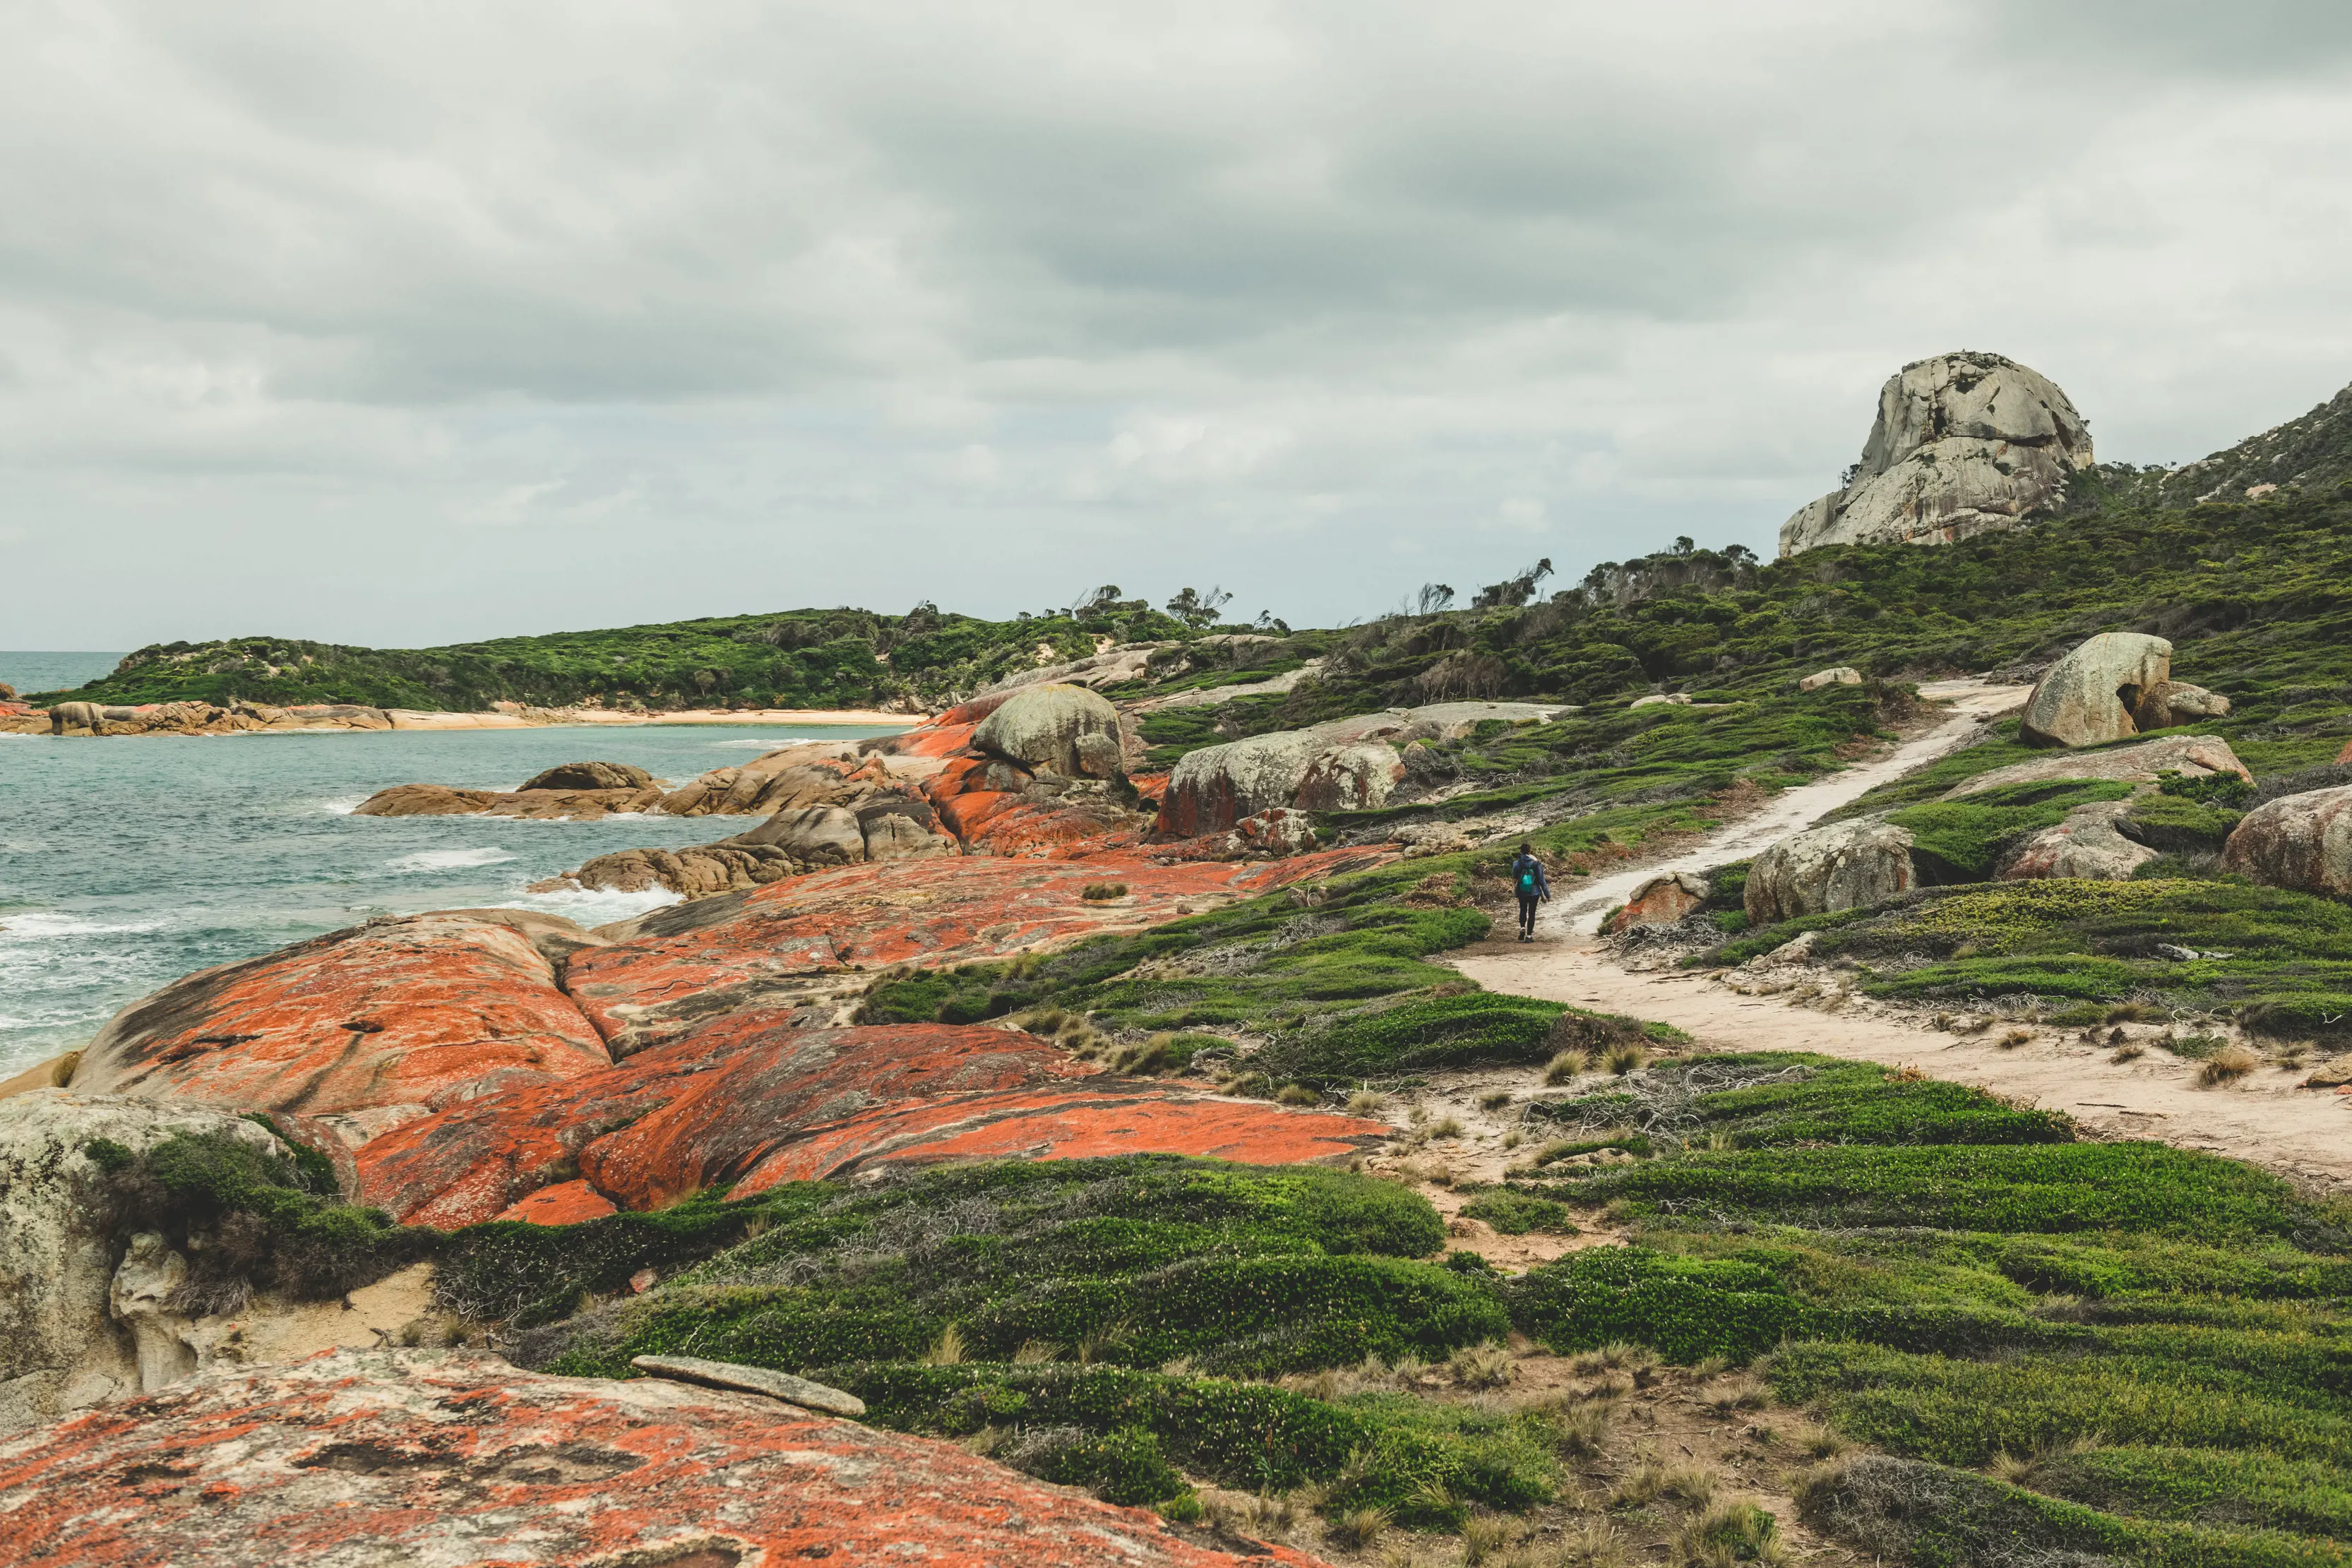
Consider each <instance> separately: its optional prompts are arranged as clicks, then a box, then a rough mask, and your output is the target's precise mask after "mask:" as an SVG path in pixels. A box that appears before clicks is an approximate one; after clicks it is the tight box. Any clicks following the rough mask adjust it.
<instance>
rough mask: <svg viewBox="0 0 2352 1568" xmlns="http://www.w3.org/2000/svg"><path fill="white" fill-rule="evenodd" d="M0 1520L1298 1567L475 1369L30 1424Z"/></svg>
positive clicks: (649, 1381)
mask: <svg viewBox="0 0 2352 1568" xmlns="http://www.w3.org/2000/svg"><path fill="white" fill-rule="evenodd" d="M0 1518H5V1520H6V1521H8V1525H7V1528H8V1531H9V1536H10V1539H11V1540H12V1541H14V1542H16V1544H17V1545H18V1546H19V1547H22V1548H24V1549H26V1550H27V1551H32V1552H36V1553H37V1554H41V1560H43V1561H47V1562H53V1563H82V1564H100V1563H105V1564H140V1565H142V1568H143V1565H149V1564H152V1565H157V1568H161V1565H163V1564H172V1565H175V1568H247V1565H249V1564H254V1563H288V1564H295V1563H302V1564H311V1563H316V1564H320V1565H322V1568H323V1565H348V1568H359V1565H361V1564H392V1563H432V1564H436V1565H437V1568H488V1565H490V1564H502V1565H513V1564H522V1563H541V1564H556V1563H565V1564H579V1565H582V1568H589V1565H593V1568H737V1565H739V1564H740V1565H741V1568H751V1565H752V1564H766V1565H768V1568H780V1565H782V1564H784V1563H805V1562H810V1561H814V1560H816V1559H820V1558H821V1559H824V1560H825V1561H827V1562H829V1563H971V1564H980V1563H1020V1564H1022V1565H1023V1568H1097V1565H1098V1564H1103V1563H1122V1564H1129V1565H1131V1568H1240V1565H1241V1564H1242V1563H1244V1562H1245V1561H1246V1562H1247V1563H1251V1564H1263V1565H1265V1568H1314V1562H1315V1560H1314V1559H1312V1558H1309V1557H1306V1556H1303V1555H1301V1554H1300V1553H1298V1552H1293V1551H1291V1550H1289V1549H1288V1548H1286V1547H1261V1546H1257V1545H1255V1544H1250V1545H1242V1544H1236V1545H1234V1547H1233V1548H1232V1549H1231V1550H1226V1549H1223V1548H1221V1547H1216V1546H1207V1545H1199V1544H1195V1543H1194V1542H1192V1541H1190V1540H1187V1539H1186V1538H1184V1537H1183V1536H1181V1535H1180V1534H1178V1533H1177V1531H1176V1530H1175V1529H1174V1528H1172V1527H1171V1526H1170V1525H1169V1524H1168V1523H1166V1522H1165V1521H1162V1520H1161V1519H1160V1518H1159V1516H1157V1515H1156V1514H1153V1513H1151V1512H1150V1511H1146V1510H1143V1509H1139V1508H1117V1507H1113V1506H1112V1505H1111V1504H1109V1503H1106V1502H1100V1501H1097V1500H1095V1499H1093V1498H1090V1497H1088V1496H1087V1495H1086V1494H1085V1493H1084V1492H1082V1491H1079V1490H1076V1489H1074V1488H1070V1487H1063V1486H1051V1485H1048V1484H1046V1483H1045V1482H1043V1481H1037V1480H1033V1479H1030V1478H1028V1477H1027V1476H1024V1475H1022V1474H1020V1473H1019V1472H1017V1471H1014V1470H1012V1469H1007V1468H1005V1467H1004V1466H1003V1465H1000V1464H996V1463H994V1462H992V1461H991V1460H988V1459H983V1458H980V1457H979V1456H977V1455H975V1454H973V1453H971V1452H970V1451H968V1450H966V1449H965V1448H962V1447H961V1446H960V1445H958V1444H955V1443H952V1442H948V1441H944V1440H941V1439H938V1438H930V1437H910V1436H907V1435H905V1434H902V1433H898V1432H891V1431H887V1430H885V1429H883V1428H881V1427H869V1426H866V1425H865V1424H864V1423H862V1422H859V1421H855V1420H849V1419H845V1418H843V1417H839V1416H824V1415H819V1414H817V1413H815V1412H813V1411H810V1410H807V1409H804V1408H803V1407H801V1406H797V1405H793V1404H791V1403H787V1402H786V1401H784V1400H782V1399H778V1398H775V1397H772V1396H767V1395H763V1394H756V1393H751V1392H749V1391H746V1390H743V1389H740V1388H736V1389H729V1388H713V1387H708V1386H703V1385H700V1384H698V1383H689V1382H682V1381H678V1380H677V1379H676V1378H674V1377H667V1376H653V1377H638V1378H631V1379H627V1380H622V1379H614V1378H602V1377H550V1376H545V1375H540V1374H536V1373H529V1372H523V1371H520V1370H519V1369H518V1368H516V1367H514V1366H512V1365H510V1364H508V1363H507V1362H506V1361H505V1360H503V1359H502V1358H500V1357H499V1356H495V1355H488V1354H480V1353H478V1352H441V1351H396V1350H375V1351H352V1350H346V1351H338V1352H336V1353H334V1354H331V1355H323V1356H317V1357H313V1358H311V1359H310V1360H308V1361H302V1362H298V1363H295V1364H291V1365H285V1366H273V1367H267V1368H262V1369H258V1370H254V1371H248V1372H241V1373H236V1374H213V1375H205V1376H203V1377H199V1378H197V1379H195V1380H194V1381H192V1382H189V1383H185V1384H182V1385H178V1386H175V1387H173V1388H170V1389H167V1390H165V1391H163V1393H160V1394H155V1395H151V1396H148V1397H146V1398H143V1399H140V1400H137V1401H135V1402H131V1403H128V1404H124V1405H121V1406H116V1407H114V1408H112V1409H108V1410H102V1411H97V1412H93V1413H92V1414H90V1415H89V1416H84V1417H82V1418H81V1419H79V1420H78V1421H75V1422H73V1423H72V1424H71V1425H68V1426H61V1427H49V1428H47V1429H45V1430H41V1431H37V1432H32V1433H27V1434H26V1435H25V1436H23V1437H17V1438H15V1439H13V1440H10V1441H7V1442H5V1443H0Z"/></svg>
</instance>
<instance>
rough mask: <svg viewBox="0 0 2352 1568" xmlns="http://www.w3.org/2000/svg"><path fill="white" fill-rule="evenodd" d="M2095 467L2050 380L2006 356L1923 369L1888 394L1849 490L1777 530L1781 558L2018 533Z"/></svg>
mask: <svg viewBox="0 0 2352 1568" xmlns="http://www.w3.org/2000/svg"><path fill="white" fill-rule="evenodd" d="M2091 461H2092V456H2091V432H2090V427H2089V425H2088V424H2087V423H2085V422H2084V418H2083V416H2082V415H2081V414H2080V413H2076V412H2075V410H2074V404H2073V403H2072V402H2069V401H2068V400H2067V397H2066V394H2065V393H2064V392H2060V391H2059V390H2058V388H2057V387H2056V386H2055V385H2053V383H2052V382H2049V381H2048V380H2047V379H2045V378H2044V377H2042V376H2041V375H2039V374H2037V373H2036V372H2034V371H2030V370H2028V369H2026V368H2025V367H2024V366H2023V365H2021V364H2018V363H2017V362H2016V361H2013V360H2008V359H2004V358H2002V357H2001V356H2000V355H1999V354H1983V353H1955V354H1938V355H1937V356H1936V357H1935V358H1934V359H1932V360H1919V361H1915V362H1913V363H1911V364H1908V365H1906V366H1904V367H1903V369H1902V370H1901V371H1898V372H1897V373H1896V374H1895V375H1893V376H1891V377H1889V378H1888V379H1887V382H1886V384H1885V386H1884V387H1882V388H1880V389H1879V393H1878V417H1877V419H1876V421H1875V422H1874V423H1872V425H1871V427H1870V439H1869V440H1868V442H1866V443H1865V444H1864V446H1863V450H1862V461H1861V462H1860V463H1859V464H1857V465H1855V469H1854V474H1853V479H1852V480H1851V482H1849V483H1848V484H1847V485H1846V486H1845V487H1844V488H1843V489H1840V490H1833V491H1832V492H1831V493H1830V494H1828V495H1826V496H1824V497H1822V498H1821V499H1820V500H1818V501H1814V502H1811V503H1810V504H1809V505H1807V506H1804V507H1800V508H1798V510H1797V513H1796V515H1795V516H1793V517H1790V519H1789V520H1788V521H1787V522H1785V523H1783V524H1781V525H1780V553H1781V554H1782V555H1783V556H1791V555H1797V554H1800V553H1801V552H1802V551H1805V550H1809V549H1815V548H1817V547H1818V546H1822V545H1845V544H1923V545H1932V544H1951V543H1954V542H1956V541H1958V540H1960V539H1965V538H1972V537H1974V536H1975V535H1978V534H1981V533H1988V532H1991V531H1993V530H1996V529H2000V528H2017V527H2018V526H2020V525H2021V523H2023V522H2024V521H2025V520H2026V519H2027V518H2028V517H2032V515H2033V514H2034V513H2036V512H2037V511H2041V510H2043V509H2045V508H2047V507H2050V506H2051V505H2052V504H2053V503H2054V502H2055V501H2057V500H2058V499H2059V498H2060V497H2062V496H2063V493H2064V491H2065V488H2066V480H2067V477H2068V476H2069V475H2071V474H2073V473H2074V471H2075V470H2076V469H2078V468H2086V467H2088V466H2090V464H2091Z"/></svg>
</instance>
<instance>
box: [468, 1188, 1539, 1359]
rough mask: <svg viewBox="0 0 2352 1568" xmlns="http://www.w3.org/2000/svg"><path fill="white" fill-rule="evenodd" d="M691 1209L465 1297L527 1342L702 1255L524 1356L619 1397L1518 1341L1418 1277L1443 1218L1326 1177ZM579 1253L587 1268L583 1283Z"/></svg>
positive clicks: (1444, 1276) (477, 1254) (899, 1193)
mask: <svg viewBox="0 0 2352 1568" xmlns="http://www.w3.org/2000/svg"><path fill="white" fill-rule="evenodd" d="M681 1207H695V1208H698V1209H699V1211H700V1212H699V1213H698V1215H696V1216H695V1217H694V1218H690V1219H687V1220H683V1221H681V1222H679V1223H677V1224H676V1225H674V1226H671V1227H668V1228H657V1227H653V1226H647V1225H643V1224H636V1225H622V1226H615V1225H614V1224H613V1223H612V1220H613V1219H621V1218H635V1219H639V1220H652V1219H656V1218H660V1217H652V1216H642V1217H620V1216H614V1217H612V1218H608V1219H605V1220H597V1221H591V1222H589V1225H588V1226H584V1227H572V1228H567V1229H566V1230H564V1231H561V1232H554V1231H545V1230H541V1228H537V1227H517V1226H483V1227H477V1228H474V1229H472V1230H469V1231H467V1232H465V1233H463V1234H462V1235H461V1236H459V1237H458V1238H457V1242H456V1244H455V1246H454V1248H453V1256H454V1257H455V1258H456V1259H457V1262H458V1267H457V1269H455V1270H451V1277H452V1278H453V1280H455V1281H457V1282H456V1283H454V1284H452V1285H451V1286H449V1287H447V1289H448V1290H449V1291H453V1292H456V1291H474V1292H481V1291H485V1290H486V1289H487V1287H486V1286H485V1285H484V1284H483V1281H485V1280H486V1279H495V1278H497V1277H499V1275H500V1274H501V1273H503V1274H506V1275H509V1276H512V1277H513V1278H514V1279H515V1280H516V1281H518V1282H517V1284H516V1285H515V1286H514V1287H513V1288H511V1289H510V1290H509V1292H508V1294H507V1296H506V1297H505V1301H508V1302H513V1303H520V1304H521V1305H520V1310H519V1311H518V1313H517V1318H518V1321H519V1322H520V1321H526V1320H528V1321H543V1320H544V1319H546V1318H548V1317H550V1316H551V1315H554V1314H553V1313H552V1312H551V1311H550V1310H549V1308H548V1307H547V1306H546V1305H545V1303H550V1302H559V1303H560V1302H562V1301H565V1300H566V1299H567V1294H566V1293H567V1292H568V1293H569V1295H568V1300H569V1301H572V1302H577V1301H579V1300H580V1299H581V1298H582V1297H583V1296H584V1295H585V1294H586V1293H588V1292H589V1291H597V1290H609V1289H612V1288H614V1284H616V1283H617V1282H619V1281H625V1280H626V1278H627V1276H626V1274H625V1273H623V1272H622V1270H623V1269H624V1267H625V1266H628V1265H631V1264H634V1265H635V1267H646V1266H655V1265H654V1264H653V1263H652V1257H651V1254H652V1253H653V1252H654V1251H655V1250H656V1249H664V1248H667V1249H671V1254H670V1255H671V1256H672V1258H673V1260H683V1259H684V1258H685V1256H686V1255H687V1254H688V1252H690V1251H691V1250H693V1249H697V1248H699V1249H703V1250H704V1252H705V1256H704V1257H703V1260H702V1261H700V1262H699V1263H697V1264H694V1265H693V1266H691V1267H688V1268H685V1269H683V1270H678V1271H675V1272H669V1273H668V1274H667V1278H665V1279H664V1280H663V1281H662V1282H661V1283H660V1284H659V1285H657V1286H656V1288H655V1289H653V1290H651V1291H646V1293H645V1294H643V1295H639V1296H635V1297H634V1298H631V1299H627V1300H624V1301H621V1302H619V1303H618V1304H616V1305H614V1306H611V1307H607V1308H604V1309H600V1310H599V1311H597V1312H589V1313H585V1314H583V1315H581V1316H579V1317H575V1318H572V1319H571V1320H570V1321H569V1322H564V1323H562V1324H558V1325H555V1326H553V1327H551V1328H548V1329H546V1330H543V1331H541V1332H540V1333H539V1334H538V1335H537V1336H536V1337H528V1338H527V1339H526V1342H525V1346H524V1348H522V1349H520V1350H519V1352H518V1354H522V1355H525V1356H526V1357H528V1358H530V1359H531V1360H532V1361H533V1362H534V1363H535V1364H553V1365H557V1366H560V1367H562V1368H563V1369H565V1370H570V1371H575V1372H593V1373H599V1374H603V1375H619V1374H620V1373H621V1372H623V1371H625V1368H626V1366H627V1364H628V1360H629V1358H630V1357H631V1356H633V1355H637V1354H649V1353H667V1352H672V1351H677V1352H680V1353H682V1354H718V1355H721V1356H723V1357H725V1358H728V1359H736V1360H743V1361H749V1362H753V1363H755V1364H761V1365H772V1366H777V1367H780V1368H782V1369H784V1370H798V1369H800V1368H803V1367H806V1366H811V1365H819V1364H826V1363H830V1362H834V1361H839V1360H846V1359H856V1358H861V1357H865V1356H872V1355H880V1356H886V1357H902V1358H908V1359H912V1358H913V1357H915V1356H917V1355H919V1354H923V1353H924V1351H926V1350H927V1349H928V1348H929V1346H931V1345H932V1344H933V1343H936V1342H937V1341H938V1340H939V1339H940V1335H941V1334H942V1333H945V1332H946V1331H947V1330H948V1329H949V1328H950V1327H953V1328H954V1329H955V1330H956V1332H957V1335H958V1338H959V1340H960V1341H961V1343H962V1344H963V1345H964V1347H965V1354H966V1356H967V1357H968V1358H969V1359H971V1360H973V1361H1009V1360H1010V1359H1011V1358H1012V1357H1013V1355H1014V1354H1016V1353H1017V1352H1019V1351H1020V1350H1021V1348H1022V1347H1023V1346H1024V1344H1030V1343H1047V1342H1050V1343H1056V1344H1060V1345H1063V1346H1067V1347H1077V1346H1081V1345H1084V1346H1087V1347H1089V1348H1088V1350H1087V1354H1089V1355H1090V1356H1092V1357H1095V1358H1097V1359H1100V1360H1103V1361H1106V1362H1113V1363H1117V1364H1125V1365H1157V1364H1160V1363H1162V1362H1165V1361H1168V1360H1171V1359H1173V1358H1175V1357H1179V1356H1189V1357H1191V1358H1192V1359H1193V1360H1194V1362H1195V1363H1196V1364H1199V1365H1201V1366H1202V1367H1204V1368H1217V1369H1231V1370H1235V1371H1247V1372H1253V1373H1264V1372H1282V1371H1289V1370H1293V1369H1296V1368H1301V1367H1317V1366H1328V1365H1336V1364H1349V1363H1353V1362H1358V1361H1360V1360H1362V1359H1363V1358H1364V1357H1365V1356H1367V1355H1375V1354H1377V1355H1383V1356H1394V1355H1399V1354H1420V1355H1423V1356H1429V1355H1440V1354H1444V1353H1446V1352H1447V1351H1450V1350H1452V1349H1454V1348H1455V1347H1456V1346H1458V1345H1461V1344H1465V1343H1477V1342H1479V1341H1481V1340H1484V1339H1487V1338H1491V1337H1493V1336H1495V1335H1496V1334H1498V1333H1503V1332H1505V1331H1506V1330H1507V1326H1508V1325H1507V1321H1506V1319H1505V1316H1504V1313H1503V1311H1502V1308H1501V1306H1500V1304H1499V1301H1498V1299H1497V1298H1496V1295H1495V1293H1494V1291H1493V1290H1492V1288H1491V1285H1490V1284H1488V1283H1487V1282H1485V1281H1475V1280H1465V1279H1464V1278H1463V1277H1461V1276H1459V1275H1457V1274H1455V1273H1454V1272H1451V1271H1449V1270H1443V1269H1439V1268H1436V1267H1434V1266H1433V1265H1430V1264H1426V1263H1422V1262H1417V1261H1412V1260H1413V1259H1416V1258H1420V1257H1423V1256H1426V1255H1428V1254H1431V1253H1433V1252H1435V1251H1436V1250H1437V1249H1439V1248H1440V1247H1442V1246H1443V1245H1444V1225H1443V1223H1442V1222H1441V1221H1440V1219H1439V1218H1438V1216H1437V1213H1436V1211H1435V1210H1434V1209H1433V1208H1432V1207H1430V1206H1429V1204H1428V1202H1427V1201H1426V1200H1425V1199H1423V1198H1422V1197H1420V1196H1418V1195H1417V1194H1415V1193H1412V1192H1411V1191H1409V1190H1407V1189H1405V1188H1403V1187H1402V1186H1397V1185H1396V1184H1393V1183H1390V1182H1383V1181H1379V1180H1376V1179H1373V1178H1371V1177H1369V1176H1356V1175H1353V1174H1351V1173H1349V1172H1345V1171H1338V1170H1330V1169H1326V1168H1324V1167H1321V1166H1281V1167H1273V1168H1260V1167H1252V1166H1228V1165H1223V1164H1220V1163H1218V1162H1215V1161H1204V1160H1185V1159H1179V1158H1176V1157H1173V1156H1158V1155H1150V1156H1146V1155H1137V1156H1129V1157H1123V1158H1117V1159H1108V1160H1070V1161H1055V1162H1049V1163H1045V1164H1034V1165H1033V1164H1029V1163H1026V1162H1004V1163H999V1164H994V1165H987V1166H971V1167H965V1168H960V1169H954V1170H942V1171H932V1172H928V1173H924V1174H922V1175H919V1176H912V1177H908V1178H902V1179H901V1180H899V1181H898V1182H896V1183H886V1184H884V1185H883V1186H880V1187H879V1188H875V1187H866V1186H858V1187H845V1186H838V1185H834V1184H827V1183H820V1182H810V1183H794V1184H790V1185H789V1186H782V1187H778V1188H775V1189H772V1191H771V1192H770V1193H767V1194H761V1195H759V1196H758V1197H753V1198H751V1199H749V1200H747V1201H746V1202H744V1203H741V1204H726V1205H720V1204H718V1203H716V1202H715V1201H708V1200H707V1201H705V1202H704V1203H702V1204H700V1205H695V1206H681ZM671 1212H672V1213H676V1212H677V1211H675V1210H673V1211H671ZM583 1230H584V1231H587V1232H588V1234H587V1235H586V1236H584V1237H582V1238H580V1239H578V1240H577V1241H574V1240H573V1239H572V1238H573V1235H574V1233H575V1232H579V1231H583ZM722 1248H723V1249H722ZM567 1254H572V1255H575V1256H577V1257H578V1258H580V1259H581V1260H583V1261H581V1262H578V1263H575V1264H572V1265H569V1266H568V1267H569V1268H570V1269H571V1270H572V1271H571V1272H570V1273H566V1272H565V1271H564V1270H566V1268H567V1264H566V1263H565V1258H566V1256H567ZM657 1271H659V1270H657Z"/></svg>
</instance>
